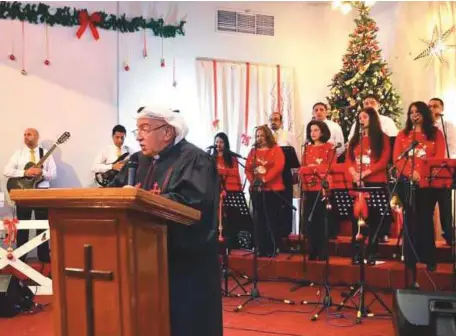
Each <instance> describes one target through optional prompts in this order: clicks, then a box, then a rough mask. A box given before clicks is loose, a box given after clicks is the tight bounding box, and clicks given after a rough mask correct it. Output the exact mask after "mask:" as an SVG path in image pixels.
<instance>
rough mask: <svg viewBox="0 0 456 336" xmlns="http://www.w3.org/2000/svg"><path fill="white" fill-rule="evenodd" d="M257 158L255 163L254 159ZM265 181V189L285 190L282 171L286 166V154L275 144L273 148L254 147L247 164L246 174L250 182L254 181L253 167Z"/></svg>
mask: <svg viewBox="0 0 456 336" xmlns="http://www.w3.org/2000/svg"><path fill="white" fill-rule="evenodd" d="M254 158H255V159H256V163H255V164H254V162H253V160H254ZM254 166H255V168H256V171H257V174H258V175H259V177H260V178H261V179H262V180H263V182H264V190H277V191H279V190H284V189H285V186H284V184H283V179H282V172H283V167H284V166H285V155H284V154H283V152H282V149H281V148H280V147H279V146H277V145H275V146H274V147H272V148H261V149H255V148H254V149H252V150H251V151H250V153H249V156H248V157H247V162H246V164H245V174H246V175H247V179H248V180H249V182H250V184H251V185H252V184H253V181H254V172H253V168H254Z"/></svg>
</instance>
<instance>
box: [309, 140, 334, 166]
mask: <svg viewBox="0 0 456 336" xmlns="http://www.w3.org/2000/svg"><path fill="white" fill-rule="evenodd" d="M334 155H335V154H334V146H333V145H332V144H331V143H329V142H327V143H324V144H321V145H312V144H310V145H307V146H306V147H305V148H304V152H303V153H302V160H301V165H302V166H303V167H305V166H307V165H321V164H329V161H330V160H331V159H332V160H333V161H334V160H336V158H333V156H334Z"/></svg>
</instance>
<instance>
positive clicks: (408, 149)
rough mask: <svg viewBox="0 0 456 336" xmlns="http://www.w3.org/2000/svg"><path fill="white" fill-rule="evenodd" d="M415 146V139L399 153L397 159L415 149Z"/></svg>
mask: <svg viewBox="0 0 456 336" xmlns="http://www.w3.org/2000/svg"><path fill="white" fill-rule="evenodd" d="M416 146H418V141H416V140H415V141H413V142H412V143H411V144H410V145H409V146H408V147H407V148H406V149H405V150H404V151H403V152H402V153H401V155H399V157H398V158H397V161H399V160H401V159H403V158H404V157H405V156H406V155H407V154H408V153H409V152H410V151H411V150H412V149H415V147H416Z"/></svg>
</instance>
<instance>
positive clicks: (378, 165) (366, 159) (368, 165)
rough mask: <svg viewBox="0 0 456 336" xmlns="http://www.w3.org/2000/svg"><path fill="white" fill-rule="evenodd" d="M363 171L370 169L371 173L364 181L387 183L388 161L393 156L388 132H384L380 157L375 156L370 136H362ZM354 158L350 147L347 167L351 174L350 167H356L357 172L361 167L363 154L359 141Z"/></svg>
mask: <svg viewBox="0 0 456 336" xmlns="http://www.w3.org/2000/svg"><path fill="white" fill-rule="evenodd" d="M361 141H362V147H363V148H362V149H363V153H362V164H363V166H362V171H363V172H365V171H367V170H370V171H371V173H370V174H369V175H368V176H366V177H365V178H364V179H363V181H364V182H374V183H386V182H387V181H388V178H387V174H386V173H387V167H388V162H389V159H390V157H391V145H390V142H389V138H388V136H387V135H386V134H383V151H382V153H381V155H380V157H379V158H378V159H376V158H375V156H374V153H373V152H372V150H371V143H370V138H369V136H364V137H363V138H362V140H361ZM354 154H355V157H354V160H352V158H351V155H350V147H349V148H348V149H347V155H346V167H347V174H349V175H350V176H351V174H350V172H349V168H350V167H353V168H355V170H356V172H359V171H360V169H361V165H360V154H361V143H358V144H357V145H356V147H355V148H354Z"/></svg>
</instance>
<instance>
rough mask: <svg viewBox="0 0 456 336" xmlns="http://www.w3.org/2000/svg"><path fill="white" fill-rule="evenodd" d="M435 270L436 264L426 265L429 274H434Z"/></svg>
mask: <svg viewBox="0 0 456 336" xmlns="http://www.w3.org/2000/svg"><path fill="white" fill-rule="evenodd" d="M436 269H437V265H436V264H427V270H428V271H429V272H435V270H436Z"/></svg>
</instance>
